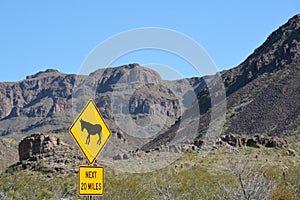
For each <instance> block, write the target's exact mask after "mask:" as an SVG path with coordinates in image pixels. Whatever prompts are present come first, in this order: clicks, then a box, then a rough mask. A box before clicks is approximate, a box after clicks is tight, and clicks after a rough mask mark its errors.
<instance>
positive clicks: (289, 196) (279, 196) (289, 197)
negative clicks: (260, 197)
mask: <svg viewBox="0 0 300 200" xmlns="http://www.w3.org/2000/svg"><path fill="white" fill-rule="evenodd" d="M271 200H299V197H297V196H296V194H295V193H294V192H293V191H292V190H291V189H284V188H277V189H276V190H274V191H273V192H272V193H271Z"/></svg>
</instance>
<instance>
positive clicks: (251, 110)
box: [142, 15, 300, 150]
mask: <svg viewBox="0 0 300 200" xmlns="http://www.w3.org/2000/svg"><path fill="white" fill-rule="evenodd" d="M216 76H219V77H220V78H221V79H222V81H223V83H224V87H225V91H226V104H227V106H226V107H227V111H226V116H225V120H224V127H223V129H222V131H221V132H222V134H224V135H229V134H238V135H240V134H245V135H256V134H258V135H265V136H274V135H277V136H280V137H287V136H290V135H295V134H298V133H299V126H300V104H299V102H300V78H299V77H300V15H295V16H294V17H292V18H291V19H290V20H288V22H287V23H286V24H284V25H282V26H281V27H279V28H278V29H277V30H276V31H274V32H273V33H272V34H271V35H270V36H269V37H268V38H267V40H266V41H265V42H264V43H263V44H262V45H261V46H260V47H258V48H257V49H256V50H255V51H254V52H253V53H252V54H251V55H250V56H249V57H248V58H247V59H246V60H245V61H244V62H243V63H241V64H240V65H239V66H237V67H235V68H232V69H230V70H225V71H222V72H220V74H216ZM213 82H214V81H211V83H212V84H213ZM207 83H208V84H210V83H209V81H208V82H207ZM220 91H221V90H220ZM197 99H198V102H197V103H195V104H194V106H193V107H192V110H193V108H196V107H198V104H199V109H200V111H202V112H201V114H202V115H201V118H200V119H199V122H198V119H196V120H191V119H190V118H191V117H189V116H193V113H192V112H191V111H190V110H187V111H186V112H185V113H183V116H185V117H183V118H182V119H181V120H179V121H178V122H177V123H176V124H175V125H174V126H172V127H171V128H170V129H169V130H167V131H166V132H165V133H163V134H161V135H160V136H158V137H157V138H155V139H153V140H152V141H150V142H149V143H147V144H145V145H144V146H143V147H142V148H143V149H144V150H147V149H153V148H155V147H156V146H159V145H162V144H166V143H169V142H171V141H173V140H174V137H175V136H176V135H187V134H188V133H190V132H191V131H194V132H197V133H195V134H194V135H195V137H198V138H202V137H204V136H205V135H206V136H207V137H208V138H214V139H216V138H218V135H213V133H209V134H207V133H206V132H207V130H208V127H210V126H213V124H214V123H215V122H217V121H218V120H215V121H213V120H211V117H212V112H211V107H212V105H211V94H210V91H209V89H208V87H204V88H203V89H202V90H200V91H199V92H198V93H197ZM217 104H221V101H217V102H216V103H215V106H216V107H217V108H218V105H217ZM220 110H221V109H220ZM179 127H182V128H179ZM191 127H192V128H191ZM195 130H198V131H195ZM162 136H163V137H162Z"/></svg>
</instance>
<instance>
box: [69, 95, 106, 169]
mask: <svg viewBox="0 0 300 200" xmlns="http://www.w3.org/2000/svg"><path fill="white" fill-rule="evenodd" d="M69 132H70V134H71V135H72V136H73V138H74V140H75V141H76V142H77V144H78V146H79V147H80V149H81V151H82V153H83V154H84V155H85V157H86V158H87V160H88V162H89V163H90V164H93V163H94V162H95V160H96V158H97V156H98V154H99V153H100V151H101V150H102V148H103V147H104V145H105V144H106V142H107V141H108V139H109V138H110V136H111V132H110V130H109V127H108V126H107V124H106V123H105V121H104V119H103V117H102V115H101V113H100V111H99V110H98V108H97V106H96V104H95V103H94V101H93V100H92V99H91V100H89V102H88V103H87V104H86V105H85V107H84V108H83V109H82V111H81V113H80V114H79V116H78V117H77V119H76V120H75V121H74V122H73V124H72V125H71V127H70V128H69Z"/></svg>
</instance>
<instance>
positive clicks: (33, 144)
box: [18, 133, 66, 161]
mask: <svg viewBox="0 0 300 200" xmlns="http://www.w3.org/2000/svg"><path fill="white" fill-rule="evenodd" d="M57 146H66V144H65V143H64V142H62V141H61V140H60V139H59V138H57V137H54V136H49V135H44V134H42V133H35V134H32V135H30V136H27V137H25V138H24V139H23V140H22V141H21V142H20V143H19V149H18V151H19V159H20V161H22V160H28V159H36V158H37V157H38V156H41V157H42V156H47V154H49V153H53V152H54V151H55V149H56V148H57Z"/></svg>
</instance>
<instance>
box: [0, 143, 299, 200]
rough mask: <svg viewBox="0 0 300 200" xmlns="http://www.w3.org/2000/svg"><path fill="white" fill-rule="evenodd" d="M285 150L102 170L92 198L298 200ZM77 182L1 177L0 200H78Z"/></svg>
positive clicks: (192, 155) (220, 153)
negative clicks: (100, 188)
mask: <svg viewBox="0 0 300 200" xmlns="http://www.w3.org/2000/svg"><path fill="white" fill-rule="evenodd" d="M297 149H299V148H297ZM286 151H287V149H267V148H261V149H256V148H247V147H244V148H239V149H235V150H234V149H232V148H229V147H222V148H221V149H218V150H214V151H212V152H210V153H208V154H207V155H206V154H203V152H202V153H201V152H199V153H197V152H187V153H185V154H184V155H183V156H182V157H181V158H179V159H178V160H177V161H175V162H174V163H173V164H171V165H169V166H168V167H166V168H163V169H160V170H157V171H152V172H148V173H128V172H120V171H116V170H114V169H111V168H108V167H105V182H104V188H105V190H104V196H103V197H94V199H275V200H277V199H299V195H300V190H299V189H300V183H299V180H300V159H299V152H298V151H296V150H295V156H288V155H285V153H284V152H286ZM77 178H78V176H77V174H76V173H69V174H58V173H45V172H39V171H30V170H18V171H11V173H2V175H1V177H0V199H61V198H68V199H78V198H79V199H84V198H85V197H81V198H80V197H78V194H77V193H78V192H77V190H78V188H77V187H78V186H77V184H78V183H77V182H78V181H77Z"/></svg>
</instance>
